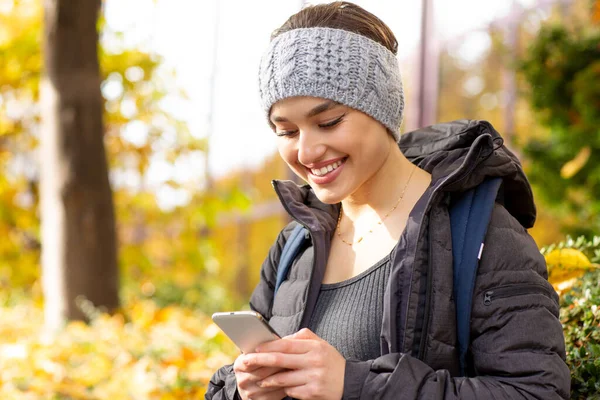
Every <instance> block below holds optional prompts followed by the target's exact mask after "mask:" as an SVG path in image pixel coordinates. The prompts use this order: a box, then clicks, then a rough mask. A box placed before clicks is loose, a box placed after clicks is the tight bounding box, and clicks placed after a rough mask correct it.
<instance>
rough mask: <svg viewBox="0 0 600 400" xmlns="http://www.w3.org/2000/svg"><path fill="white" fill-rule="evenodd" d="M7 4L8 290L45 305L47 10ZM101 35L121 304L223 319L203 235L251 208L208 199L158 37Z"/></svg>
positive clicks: (0, 100)
mask: <svg viewBox="0 0 600 400" xmlns="http://www.w3.org/2000/svg"><path fill="white" fill-rule="evenodd" d="M116 1H118V0H116ZM9 5H10V7H0V60H1V61H0V168H1V169H2V171H3V172H4V174H2V175H1V176H0V236H1V237H2V238H3V240H2V241H0V290H1V291H2V292H4V293H6V292H8V291H11V290H13V289H14V288H24V289H25V290H26V291H27V292H28V293H32V294H33V295H34V297H35V299H36V300H37V301H38V303H40V302H41V301H42V300H43V298H42V296H41V290H40V285H39V275H40V274H39V261H40V249H41V244H40V243H41V241H40V233H39V217H40V210H39V204H38V203H39V199H38V184H39V177H40V171H41V170H42V168H45V165H40V163H39V156H40V154H39V150H40V149H39V146H38V142H39V137H40V136H41V134H40V133H41V128H40V102H39V86H40V77H41V72H42V52H41V40H40V39H41V38H42V36H43V35H42V19H43V9H42V7H41V2H39V1H38V0H21V1H19V2H14V3H10V2H9ZM98 27H99V28H98V29H99V32H100V41H99V44H100V45H99V47H98V58H99V61H100V82H101V83H100V88H101V94H102V99H101V101H102V109H103V119H104V135H103V139H104V145H105V146H106V147H105V149H106V153H107V159H108V165H109V172H110V175H109V178H110V182H111V185H112V188H113V193H114V205H115V213H116V222H117V225H116V227H117V233H118V235H117V236H118V248H119V252H118V255H119V259H118V264H119V272H120V282H121V286H120V294H121V299H122V302H125V303H127V302H129V301H130V300H133V299H132V297H140V296H142V297H144V298H153V299H154V300H156V301H157V302H158V303H160V304H167V303H185V305H188V306H193V307H200V308H202V309H204V310H207V311H211V310H215V309H219V308H225V307H227V305H228V304H230V303H229V300H230V299H229V298H228V297H227V296H225V295H224V293H225V291H224V284H223V283H222V282H221V280H220V279H219V266H218V262H217V260H216V259H215V258H214V256H213V249H212V243H211V241H210V240H207V239H206V240H205V239H202V238H201V237H200V235H199V231H200V230H201V228H202V227H203V226H205V225H210V224H214V223H215V222H216V221H217V215H218V214H220V213H222V212H227V211H229V210H232V209H235V208H239V207H243V206H245V205H247V198H246V196H245V194H244V193H243V192H242V191H241V190H239V189H227V190H221V189H218V190H215V191H214V192H211V193H207V192H206V191H205V190H204V186H203V177H202V164H203V163H202V160H203V151H204V144H205V140H204V139H203V138H198V137H196V136H194V135H192V134H191V132H190V130H189V128H188V126H187V125H186V124H185V123H184V122H183V121H182V118H183V115H185V114H184V113H185V112H186V111H188V107H189V105H188V103H187V97H186V94H185V92H184V91H183V90H181V88H180V87H179V86H178V85H177V82H176V76H175V74H174V73H172V71H171V70H169V69H167V68H166V67H165V65H164V63H163V60H162V58H161V57H160V56H158V55H157V54H154V53H151V52H149V51H148V50H146V49H148V48H151V45H152V43H151V40H152V38H146V39H144V38H142V39H138V41H136V42H134V43H132V42H131V36H130V35H127V34H126V33H125V32H122V31H116V30H114V29H113V27H111V26H110V24H108V23H107V22H106V21H105V20H104V19H103V17H102V16H100V20H99V23H98ZM134 36H135V35H134ZM190 111H191V110H190ZM82 306H83V308H84V311H85V312H86V315H87V313H88V312H93V308H92V307H90V305H89V303H85V304H82Z"/></svg>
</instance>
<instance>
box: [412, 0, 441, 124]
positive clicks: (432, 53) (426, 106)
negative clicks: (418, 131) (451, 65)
mask: <svg viewBox="0 0 600 400" xmlns="http://www.w3.org/2000/svg"><path fill="white" fill-rule="evenodd" d="M421 4H422V12H421V46H420V52H419V56H420V57H419V86H418V96H419V97H418V99H419V100H418V102H417V106H418V107H419V110H418V117H417V128H420V127H423V126H427V125H431V124H433V123H435V120H436V118H437V97H438V74H439V51H438V46H437V42H436V37H435V30H434V20H433V18H434V13H433V11H434V10H433V0H422V2H421Z"/></svg>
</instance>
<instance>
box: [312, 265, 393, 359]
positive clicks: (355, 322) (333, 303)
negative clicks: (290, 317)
mask: <svg viewBox="0 0 600 400" xmlns="http://www.w3.org/2000/svg"><path fill="white" fill-rule="evenodd" d="M390 270H391V262H390V255H389V254H388V255H387V256H386V257H384V258H383V259H382V260H380V261H378V262H377V263H376V264H375V265H373V266H372V267H370V268H369V269H367V270H366V271H364V272H362V273H361V274H359V275H357V276H355V277H353V278H350V279H348V280H345V281H342V282H337V283H330V284H322V285H321V291H320V293H319V297H318V299H317V304H316V306H315V309H314V311H313V313H312V316H311V319H310V323H309V326H308V328H309V329H310V330H312V331H313V332H314V333H316V334H317V335H318V336H319V337H320V338H322V339H324V340H326V341H327V342H328V343H329V344H331V345H332V346H333V347H335V348H336V349H337V350H338V351H339V352H340V354H341V355H343V356H344V358H346V359H347V360H358V361H367V360H373V359H375V358H377V357H379V356H380V355H381V349H380V345H379V336H380V334H381V332H380V331H381V321H382V319H383V295H384V292H385V286H386V284H387V281H388V277H389V275H390Z"/></svg>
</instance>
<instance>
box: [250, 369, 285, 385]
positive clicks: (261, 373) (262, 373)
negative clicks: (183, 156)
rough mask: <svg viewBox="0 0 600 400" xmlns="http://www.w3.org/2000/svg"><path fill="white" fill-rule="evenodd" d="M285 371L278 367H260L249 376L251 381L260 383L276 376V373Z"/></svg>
mask: <svg viewBox="0 0 600 400" xmlns="http://www.w3.org/2000/svg"><path fill="white" fill-rule="evenodd" d="M282 371H285V370H283V369H281V368H278V367H261V368H257V369H256V370H254V371H252V372H251V373H250V375H251V376H252V378H251V379H252V380H254V381H255V382H258V381H261V380H263V379H265V378H268V377H269V376H271V375H274V374H277V373H278V372H282Z"/></svg>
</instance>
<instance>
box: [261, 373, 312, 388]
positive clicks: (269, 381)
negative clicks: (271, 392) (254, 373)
mask: <svg viewBox="0 0 600 400" xmlns="http://www.w3.org/2000/svg"><path fill="white" fill-rule="evenodd" d="M309 379H310V378H309V377H308V375H307V373H306V371H296V370H288V371H283V372H279V373H277V374H273V375H271V376H269V377H267V378H265V379H263V380H262V381H259V382H256V385H257V386H258V387H260V388H285V387H290V386H302V385H304V384H306V383H308V380H309Z"/></svg>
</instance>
